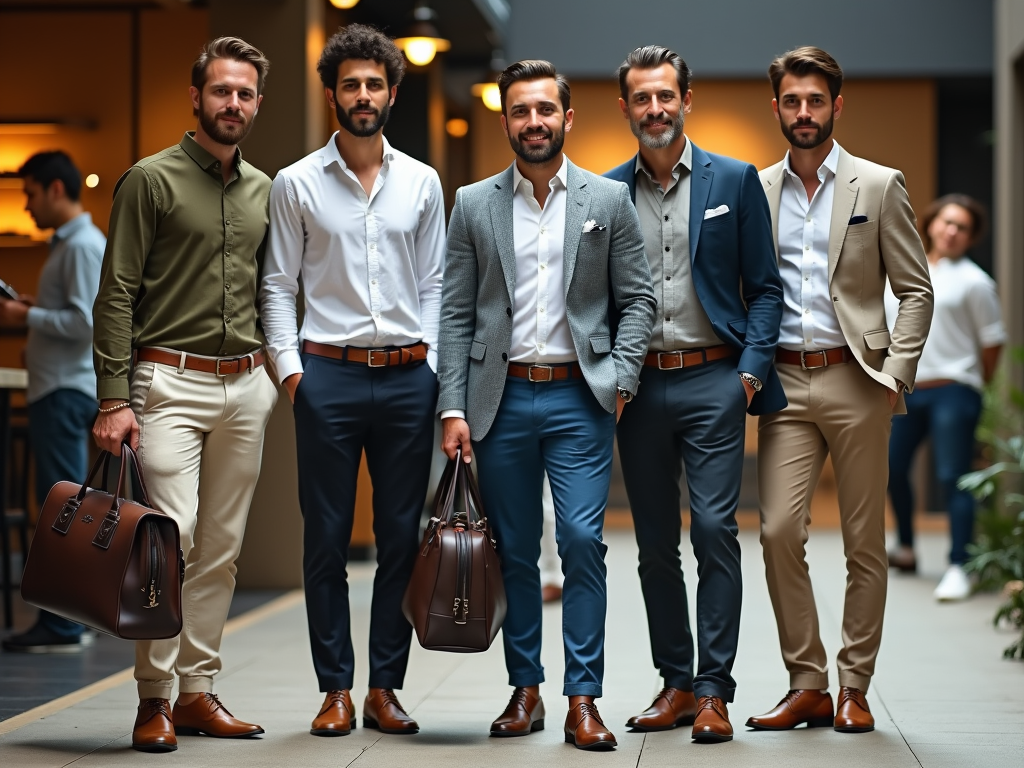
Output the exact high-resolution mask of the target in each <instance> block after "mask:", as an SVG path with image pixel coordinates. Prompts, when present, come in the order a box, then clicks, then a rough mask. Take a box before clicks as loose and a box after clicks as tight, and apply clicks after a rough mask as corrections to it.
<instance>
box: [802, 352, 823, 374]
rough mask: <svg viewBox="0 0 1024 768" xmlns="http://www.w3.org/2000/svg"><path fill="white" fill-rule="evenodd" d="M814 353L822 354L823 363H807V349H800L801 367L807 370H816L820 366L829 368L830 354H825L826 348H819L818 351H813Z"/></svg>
mask: <svg viewBox="0 0 1024 768" xmlns="http://www.w3.org/2000/svg"><path fill="white" fill-rule="evenodd" d="M811 354H812V355H821V365H807V351H806V350H803V349H802V350H800V367H801V368H802V369H803V370H805V371H816V370H818V369H819V368H828V355H826V354H825V350H823V349H819V350H817V351H816V352H811Z"/></svg>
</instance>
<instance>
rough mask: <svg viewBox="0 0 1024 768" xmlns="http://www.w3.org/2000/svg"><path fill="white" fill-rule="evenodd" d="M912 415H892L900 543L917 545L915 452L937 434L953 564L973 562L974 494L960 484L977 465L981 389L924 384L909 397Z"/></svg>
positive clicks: (892, 482)
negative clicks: (912, 478)
mask: <svg viewBox="0 0 1024 768" xmlns="http://www.w3.org/2000/svg"><path fill="white" fill-rule="evenodd" d="M906 401H907V415H906V416H897V417H895V418H894V419H893V420H892V435H891V437H890V438H889V497H890V498H891V499H892V506H893V509H894V510H895V512H896V522H897V525H898V528H899V539H900V545H901V546H904V547H912V546H913V545H914V525H913V515H914V493H913V490H912V488H911V485H910V468H911V466H912V464H913V461H914V453H915V451H916V450H917V448H918V446H919V445H920V444H921V441H922V440H924V438H925V437H927V436H929V435H930V436H931V444H932V461H933V463H934V466H935V474H936V476H937V477H938V480H939V483H940V484H941V486H942V490H943V493H944V496H945V499H946V506H947V509H948V510H949V532H950V535H951V537H952V539H953V546H952V549H951V550H950V553H949V562H950V564H952V565H963V564H964V563H965V562H966V561H967V550H966V547H967V544H968V543H969V542H970V541H971V538H972V536H973V533H974V497H972V496H971V494H970V493H968V492H967V491H961V490H959V489H957V487H956V483H957V480H959V479H960V476H961V475H964V474H966V473H967V472H969V471H970V469H971V457H972V456H973V455H974V431H975V429H977V426H978V419H979V418H980V417H981V394H980V393H978V392H977V390H975V389H972V388H971V387H968V386H965V385H963V384H944V385H942V386H938V387H926V388H920V387H919V388H918V389H917V390H915V391H914V392H913V394H908V395H907V396H906Z"/></svg>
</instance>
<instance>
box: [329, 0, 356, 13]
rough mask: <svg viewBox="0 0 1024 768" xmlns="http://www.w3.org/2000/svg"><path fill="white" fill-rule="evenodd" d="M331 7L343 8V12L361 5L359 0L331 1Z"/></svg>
mask: <svg viewBox="0 0 1024 768" xmlns="http://www.w3.org/2000/svg"><path fill="white" fill-rule="evenodd" d="M331 5H333V6H334V7H335V8H341V9H342V10H343V11H347V10H348V9H349V8H355V7H356V6H357V5H359V0H331Z"/></svg>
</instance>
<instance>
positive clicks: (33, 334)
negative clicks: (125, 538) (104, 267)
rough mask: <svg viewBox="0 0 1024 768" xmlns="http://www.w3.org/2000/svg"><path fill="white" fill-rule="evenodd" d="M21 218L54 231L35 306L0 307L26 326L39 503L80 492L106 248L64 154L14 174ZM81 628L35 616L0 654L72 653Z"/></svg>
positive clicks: (6, 322) (1, 319)
mask: <svg viewBox="0 0 1024 768" xmlns="http://www.w3.org/2000/svg"><path fill="white" fill-rule="evenodd" d="M18 173H19V175H20V176H21V177H22V179H23V181H24V189H25V197H26V198H27V202H26V204H25V210H27V211H28V212H29V214H31V216H32V218H33V219H34V220H35V223H36V226H37V227H39V229H52V230H54V232H53V237H52V238H51V239H50V255H49V256H48V257H47V259H46V263H45V264H44V265H43V271H42V273H41V274H40V275H39V288H38V296H37V297H36V298H33V297H31V296H25V295H22V296H20V297H19V300H17V301H15V300H13V299H7V298H6V297H4V298H3V299H2V300H0V325H2V326H5V327H23V326H26V325H27V326H28V341H27V342H26V345H25V365H26V368H28V393H27V396H26V399H27V400H28V419H29V443H30V445H31V446H32V456H33V458H34V459H35V479H36V501H37V502H38V503H39V504H40V505H41V504H42V503H43V501H44V500H45V499H46V494H47V493H49V491H50V488H52V487H53V486H54V484H56V483H57V482H59V481H61V480H73V481H76V482H82V481H83V480H84V479H85V473H86V472H87V471H88V466H87V465H88V438H89V430H90V429H91V428H92V423H93V421H94V419H95V418H96V397H95V393H96V371H95V369H94V368H93V363H92V304H93V301H94V300H95V299H96V291H97V290H98V288H99V283H100V264H101V263H102V261H103V249H104V247H105V246H106V238H104V237H103V233H102V232H101V231H100V230H99V229H98V228H97V227H96V225H95V224H93V223H92V217H91V216H90V215H89V214H88V213H86V212H85V210H84V209H83V208H82V203H81V201H80V200H79V194H80V193H81V190H82V176H81V174H80V173H79V172H78V169H77V168H76V167H75V164H74V163H73V162H72V161H71V158H70V157H68V156H67V155H66V154H64V153H63V152H59V151H57V152H40V153H39V154H36V155H33V156H32V157H30V158H29V159H28V161H27V162H26V163H25V164H24V165H23V166H22V167H21V169H20V170H19V172H18ZM83 630H84V627H82V625H81V624H78V623H76V622H73V621H68V620H67V619H64V618H61V617H60V616H56V615H54V614H52V613H49V612H48V611H40V612H39V619H38V621H36V624H35V626H33V627H32V628H31V629H30V630H28V631H27V632H23V633H22V634H20V635H15V636H14V637H10V638H8V639H7V640H5V641H4V643H3V647H4V650H5V651H14V652H23V653H74V652H77V651H80V650H81V648H82V645H83V639H84V640H86V641H89V640H91V639H92V637H93V635H92V634H91V633H83Z"/></svg>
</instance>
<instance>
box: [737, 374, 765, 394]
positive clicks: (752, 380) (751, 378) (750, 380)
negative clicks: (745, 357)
mask: <svg viewBox="0 0 1024 768" xmlns="http://www.w3.org/2000/svg"><path fill="white" fill-rule="evenodd" d="M740 378H741V379H743V380H744V381H745V382H747V384H749V385H750V386H751V387H752V388H753V390H754V391H755V392H760V391H761V387H762V386H763V385H762V384H761V380H760V379H759V378H757V376H755V375H754V374H752V373H747V372H746V371H740Z"/></svg>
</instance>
